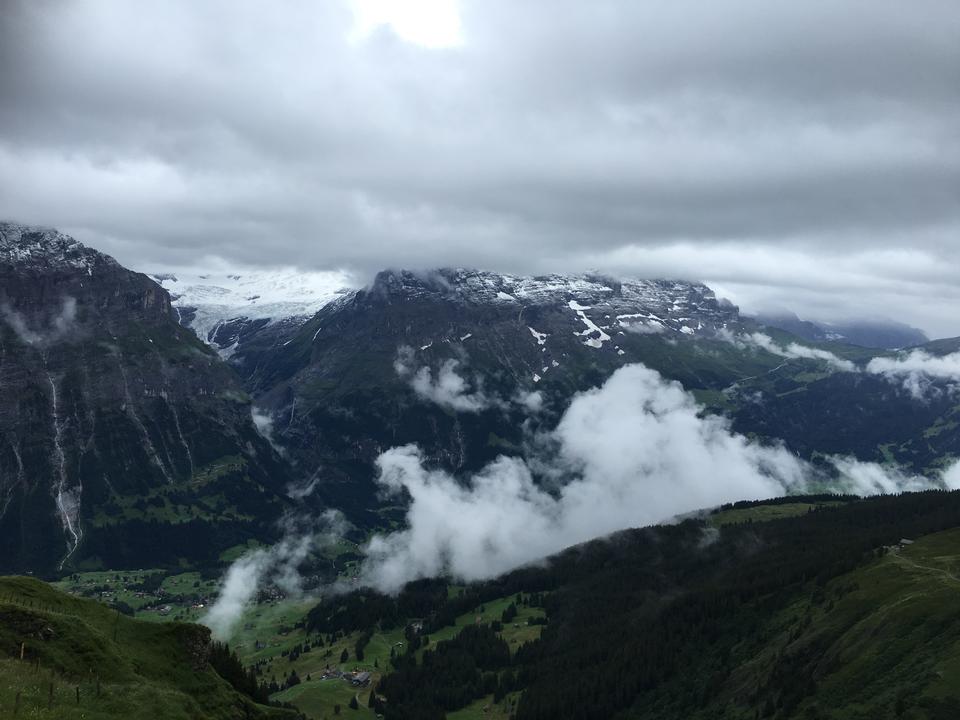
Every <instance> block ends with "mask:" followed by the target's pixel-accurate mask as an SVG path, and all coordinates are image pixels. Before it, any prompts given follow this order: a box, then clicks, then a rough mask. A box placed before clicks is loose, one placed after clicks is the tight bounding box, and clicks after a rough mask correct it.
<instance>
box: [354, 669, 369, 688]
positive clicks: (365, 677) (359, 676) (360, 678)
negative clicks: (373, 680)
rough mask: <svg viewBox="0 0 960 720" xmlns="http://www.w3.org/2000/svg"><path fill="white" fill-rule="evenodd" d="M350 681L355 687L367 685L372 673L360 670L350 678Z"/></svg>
mask: <svg viewBox="0 0 960 720" xmlns="http://www.w3.org/2000/svg"><path fill="white" fill-rule="evenodd" d="M350 683H351V684H352V685H354V686H355V687H366V686H367V685H369V684H370V673H368V672H366V671H364V672H358V673H356V674H355V675H354V676H353V677H352V678H350Z"/></svg>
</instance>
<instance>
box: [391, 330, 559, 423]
mask: <svg viewBox="0 0 960 720" xmlns="http://www.w3.org/2000/svg"><path fill="white" fill-rule="evenodd" d="M461 366H462V362H461V361H460V360H457V359H454V358H450V359H447V360H444V361H443V362H442V363H440V367H439V368H438V369H437V371H436V373H434V371H433V369H432V368H431V367H430V366H429V365H421V366H420V367H419V368H418V367H417V360H416V353H415V351H414V349H413V348H412V347H410V346H408V345H401V346H400V347H399V348H397V357H396V359H395V360H394V362H393V369H394V370H395V371H396V373H397V375H398V376H399V377H401V378H403V379H405V380H406V381H407V382H408V383H409V385H410V388H411V389H412V390H413V391H414V392H415V393H416V395H417V397H419V398H420V399H421V400H426V401H427V402H432V403H435V404H436V405H439V406H440V407H443V408H446V409H448V410H453V411H455V412H466V413H476V412H481V411H483V410H486V409H488V408H491V407H499V408H505V407H506V406H507V403H506V402H504V400H503V399H502V398H499V397H496V396H495V395H490V394H488V393H486V392H484V390H483V387H482V383H481V380H480V379H479V378H474V379H473V381H472V382H471V381H469V380H467V378H465V377H464V376H463V375H462V374H461V372H460V368H461ZM516 401H517V402H518V403H519V404H521V405H523V406H524V407H526V408H527V409H528V410H531V411H534V412H535V410H534V409H533V407H532V405H531V404H530V403H533V405H537V401H536V399H531V393H524V394H523V395H522V396H521V395H518V396H517V399H516ZM528 401H529V402H528ZM540 404H542V398H541V401H540ZM537 409H539V406H538V407H537Z"/></svg>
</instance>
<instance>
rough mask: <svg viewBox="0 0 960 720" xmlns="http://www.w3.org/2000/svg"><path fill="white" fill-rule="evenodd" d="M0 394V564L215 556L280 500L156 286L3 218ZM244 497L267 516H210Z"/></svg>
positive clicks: (263, 459) (230, 389)
mask: <svg viewBox="0 0 960 720" xmlns="http://www.w3.org/2000/svg"><path fill="white" fill-rule="evenodd" d="M0 390H2V392H0V558H2V560H0V562H2V564H3V567H4V569H11V570H27V569H29V570H41V569H50V568H52V567H54V566H56V567H61V568H62V567H66V566H67V565H69V564H72V563H77V562H84V561H89V562H94V563H96V562H106V563H109V564H110V565H112V566H115V567H116V566H122V565H123V564H126V563H131V562H137V561H142V560H143V559H145V558H146V557H152V558H154V559H155V560H160V561H167V562H173V561H175V560H176V558H178V557H191V556H192V557H194V558H196V557H198V556H201V555H209V554H210V553H211V552H212V553H214V555H215V553H216V552H218V550H217V548H219V549H220V550H222V549H224V547H225V545H224V543H228V545H227V546H229V544H233V543H234V542H237V541H242V540H243V539H245V538H246V537H247V536H249V535H250V534H251V533H255V534H263V533H264V531H265V529H264V528H263V524H264V518H266V517H269V516H270V514H271V508H272V509H273V513H274V514H277V513H278V512H279V509H280V507H281V506H282V505H283V503H284V500H283V497H282V491H283V487H284V485H285V482H286V481H287V479H288V478H287V474H286V469H285V466H284V465H283V463H282V461H281V459H280V458H279V457H278V456H276V454H275V452H274V451H273V450H272V448H271V447H270V446H269V444H268V443H267V442H266V441H265V440H264V439H263V438H262V437H261V436H260V435H259V434H258V433H257V431H256V429H255V427H254V425H253V422H252V419H251V412H250V406H249V401H248V399H247V398H246V396H245V394H244V392H243V390H242V388H241V387H240V385H239V384H238V382H237V380H236V377H235V375H234V373H233V372H232V371H231V370H230V369H229V368H228V367H226V366H225V365H224V364H223V363H222V362H221V361H220V360H219V358H218V357H217V356H216V354H215V353H213V352H212V351H211V350H210V349H209V348H207V347H206V346H205V345H203V344H202V343H201V342H199V341H198V340H197V339H196V337H195V336H194V335H193V333H191V332H190V331H188V330H186V329H184V328H182V327H181V326H180V325H179V324H178V323H177V321H176V318H175V317H174V315H173V313H172V311H171V304H170V299H169V296H168V294H167V293H166V291H164V290H163V289H162V288H161V287H160V286H159V285H157V284H156V283H155V282H154V281H152V280H151V279H150V278H148V277H147V276H145V275H142V274H139V273H134V272H131V271H129V270H127V269H125V268H123V267H122V266H120V265H119V264H118V263H117V262H116V261H115V260H113V259H112V258H110V257H108V256H106V255H103V254H101V253H98V252H96V251H94V250H91V249H89V248H86V247H84V246H83V245H81V244H80V243H78V242H76V241H75V240H73V239H72V238H69V237H67V236H65V235H63V234H62V233H59V232H56V231H54V230H49V229H40V228H29V227H25V226H22V225H15V224H2V225H0ZM228 486H229V487H228ZM241 488H244V489H245V490H244V491H245V492H249V493H252V497H251V498H248V499H245V500H243V503H244V504H249V503H250V502H256V500H255V498H261V499H262V502H263V508H262V512H258V513H257V516H256V517H254V516H252V515H249V516H243V514H242V513H240V512H232V513H231V514H232V515H233V517H230V516H229V514H228V515H225V516H221V515H220V514H219V513H217V512H215V511H214V507H216V506H218V502H219V506H221V507H222V509H223V510H228V509H229V508H231V507H233V508H235V507H236V504H235V503H234V502H232V501H230V500H229V499H228V498H226V496H224V495H223V493H224V492H226V493H227V494H228V495H236V494H237V492H238V491H239V490H240V489H241ZM215 498H216V499H215ZM170 523H177V524H179V525H180V530H181V533H180V534H181V535H182V538H181V539H180V540H179V541H175V542H171V543H170V544H168V545H166V546H164V543H163V539H164V537H166V536H168V535H171V533H169V532H166V533H164V532H163V529H162V526H167V525H169V524H170ZM154 526H155V527H154ZM148 528H152V530H154V531H156V532H154V533H153V535H152V536H150V537H147V536H148V535H150V533H147V532H145V531H146V530H147V529H148ZM158 528H160V529H159V530H158ZM191 531H192V533H191ZM267 534H269V533H267ZM191 535H192V536H191ZM201 538H202V539H203V541H204V542H205V543H206V545H205V546H203V545H202V544H197V542H196V541H197V540H198V539H201Z"/></svg>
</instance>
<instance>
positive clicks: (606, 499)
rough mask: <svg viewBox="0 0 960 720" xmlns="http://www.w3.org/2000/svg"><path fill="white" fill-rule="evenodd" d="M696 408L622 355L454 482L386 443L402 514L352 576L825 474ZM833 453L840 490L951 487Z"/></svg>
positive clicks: (461, 564)
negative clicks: (545, 423) (521, 439)
mask: <svg viewBox="0 0 960 720" xmlns="http://www.w3.org/2000/svg"><path fill="white" fill-rule="evenodd" d="M702 410H703V409H702V407H701V406H699V405H698V404H697V403H696V401H695V400H694V399H693V396H692V395H690V394H689V393H687V392H686V391H685V390H684V389H683V388H682V386H680V385H679V384H678V383H675V382H670V381H667V380H664V379H663V378H662V377H661V376H660V375H659V374H658V373H657V372H655V371H653V370H650V369H648V368H646V367H644V366H643V365H627V366H625V367H623V368H620V369H619V370H618V371H617V372H615V373H614V374H613V375H612V376H611V377H610V379H609V380H607V382H606V383H605V384H604V385H603V386H602V387H600V388H594V389H592V390H589V391H587V392H584V393H580V394H579V395H577V396H576V397H575V398H574V399H573V401H572V403H571V404H570V407H569V408H568V409H567V411H566V412H565V413H564V415H563V417H562V419H561V420H560V422H559V424H558V425H557V427H556V429H555V430H554V431H553V432H552V433H549V434H548V435H547V436H545V437H541V438H538V439H539V441H540V442H538V443H534V444H531V446H530V447H536V448H537V449H536V450H533V451H531V452H532V453H533V454H531V455H530V456H529V457H526V458H516V457H500V458H498V459H497V460H495V461H494V462H492V463H490V464H489V465H487V466H486V467H485V468H483V469H482V470H481V471H480V472H478V473H476V474H474V475H472V476H471V477H468V478H466V479H465V480H464V481H463V482H460V481H458V479H457V478H454V477H453V476H451V475H450V474H449V473H447V472H444V471H443V470H436V469H430V468H427V467H425V465H424V458H423V456H422V454H421V452H420V450H419V449H418V448H417V447H416V446H413V445H406V446H404V447H398V448H393V449H391V450H388V451H387V452H385V453H383V454H382V455H381V456H380V457H379V458H378V460H377V465H378V468H379V472H380V476H379V482H380V485H381V486H382V487H383V488H384V490H385V491H387V492H388V493H398V492H403V491H405V492H407V493H409V495H410V498H411V503H410V506H409V509H408V511H407V527H406V528H405V529H403V530H400V531H397V532H392V533H388V534H380V535H375V536H374V537H373V538H372V539H371V540H370V542H369V543H368V545H367V546H366V548H365V550H366V555H367V557H366V560H365V562H364V564H363V567H362V570H361V581H362V582H363V583H365V584H366V585H369V586H372V587H375V588H377V589H379V590H381V591H384V592H394V591H396V590H398V589H399V588H401V587H402V586H403V585H404V584H405V583H406V582H408V581H410V580H414V579H416V578H419V577H431V576H437V575H442V574H450V575H453V576H455V577H457V578H460V579H463V580H468V581H469V580H478V579H483V578H488V577H493V576H496V575H499V574H501V573H503V572H506V571H508V570H510V569H512V568H514V567H517V566H519V565H522V564H525V563H529V562H533V561H536V560H538V559H540V558H543V557H546V556H548V555H551V554H553V553H556V552H558V551H560V550H562V549H563V548H565V547H568V546H570V545H573V544H576V543H579V542H584V541H586V540H589V539H591V538H594V537H598V536H603V535H607V534H609V533H611V532H614V531H616V530H620V529H623V528H628V527H637V526H643V525H649V524H653V523H657V522H661V521H667V520H670V519H671V518H673V517H676V516H677V515H680V514H682V513H686V512H691V511H693V510H697V509H700V508H706V507H712V506H716V505H719V504H722V503H724V502H731V501H735V500H744V499H758V498H768V497H774V496H778V495H783V494H785V493H789V492H802V491H804V490H806V489H807V488H808V487H809V485H810V482H811V481H814V480H816V481H818V482H819V483H823V482H825V481H828V480H829V479H830V478H828V477H826V475H825V473H823V471H821V470H818V469H816V468H814V467H813V466H811V465H810V464H809V463H807V462H805V461H803V460H801V459H800V458H798V457H796V456H795V455H793V454H791V453H790V452H789V451H787V450H786V449H785V448H783V447H782V446H776V445H774V446H769V445H761V444H759V443H757V442H754V441H752V440H749V439H748V438H746V437H744V436H742V435H739V434H736V433H734V432H732V430H731V429H730V426H729V423H728V421H727V420H726V419H724V418H722V417H719V416H714V415H704V414H703V412H702ZM834 465H835V467H836V470H837V472H838V474H839V479H837V478H834V479H833V482H834V483H835V487H836V489H837V490H839V491H844V492H851V493H857V494H864V495H869V494H877V493H891V492H902V491H907V490H920V489H925V488H930V487H944V486H948V485H949V483H950V482H955V483H956V484H957V486H960V470H953V471H951V472H953V475H949V476H944V477H942V478H936V479H929V478H924V477H921V476H915V475H909V474H906V473H903V472H901V471H898V470H895V469H890V468H886V467H883V466H880V465H877V464H875V463H862V462H859V461H857V460H854V459H850V458H839V459H836V460H835V461H834ZM954 475H956V477H954ZM538 480H539V482H538Z"/></svg>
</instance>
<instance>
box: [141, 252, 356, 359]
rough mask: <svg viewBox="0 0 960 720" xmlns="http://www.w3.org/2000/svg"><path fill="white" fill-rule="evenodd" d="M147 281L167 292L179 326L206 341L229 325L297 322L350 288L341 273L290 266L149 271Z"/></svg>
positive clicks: (346, 277) (348, 280)
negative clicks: (229, 323) (188, 328)
mask: <svg viewBox="0 0 960 720" xmlns="http://www.w3.org/2000/svg"><path fill="white" fill-rule="evenodd" d="M153 278H154V279H155V280H156V281H157V282H159V283H160V284H161V285H162V286H163V287H164V288H165V289H166V290H167V291H168V292H169V293H170V297H171V300H172V302H173V306H174V308H176V310H177V311H178V312H179V313H180V317H181V322H182V323H183V324H184V325H186V326H188V327H190V328H192V329H193V331H194V332H195V333H196V334H197V336H198V337H200V339H202V340H204V341H205V342H210V343H214V341H215V338H216V336H217V331H218V329H219V328H220V327H221V326H222V325H224V324H225V323H228V322H231V321H240V320H243V321H259V323H260V324H261V325H263V324H269V323H275V322H280V321H283V322H293V323H296V324H299V323H301V322H303V321H305V320H306V319H307V318H310V317H312V316H313V315H314V314H315V313H316V312H317V311H318V310H319V309H320V308H322V307H323V306H324V305H326V304H327V303H329V302H331V301H332V300H335V299H336V298H338V297H340V296H341V295H343V294H344V293H346V292H349V288H350V286H351V278H350V276H349V275H348V274H347V273H345V272H341V271H326V272H318V271H313V272H303V271H300V270H297V269H295V268H274V269H268V270H261V269H251V268H246V269H238V268H226V269H223V268H221V269H217V270H210V271H202V270H201V271H198V270H178V271H175V272H162V273H154V274H153ZM215 344H216V345H218V346H220V347H221V348H222V347H223V345H222V343H220V342H216V343H215Z"/></svg>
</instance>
